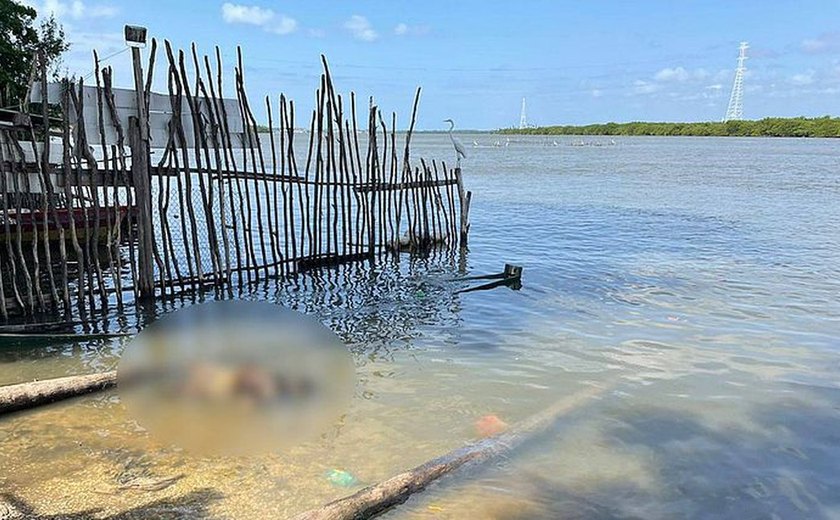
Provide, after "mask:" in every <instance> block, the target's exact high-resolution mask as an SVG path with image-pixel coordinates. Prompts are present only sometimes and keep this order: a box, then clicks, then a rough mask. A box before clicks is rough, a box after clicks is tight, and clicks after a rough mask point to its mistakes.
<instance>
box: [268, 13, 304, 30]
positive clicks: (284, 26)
mask: <svg viewBox="0 0 840 520" xmlns="http://www.w3.org/2000/svg"><path fill="white" fill-rule="evenodd" d="M297 28H298V23H297V20H295V19H294V18H290V17H288V16H286V15H280V17H279V19H278V20H277V21H276V23H275V24H274V25H273V26H272V27H271V28H270V29H269V30H270V31H271V32H273V33H275V34H291V33H293V32H295V31H296V30H297Z"/></svg>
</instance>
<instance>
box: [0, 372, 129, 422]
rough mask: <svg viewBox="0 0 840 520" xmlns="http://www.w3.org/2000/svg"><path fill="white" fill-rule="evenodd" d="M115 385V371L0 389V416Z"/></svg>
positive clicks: (0, 387)
mask: <svg viewBox="0 0 840 520" xmlns="http://www.w3.org/2000/svg"><path fill="white" fill-rule="evenodd" d="M116 383H117V372H116V371H111V372H101V373H98V374H88V375H82V376H68V377H59V378H57V379H47V380H44V381H32V382H30V383H19V384H16V385H8V386H0V415H3V414H7V413H10V412H16V411H19V410H26V409H29V408H35V407H37V406H41V405H45V404H49V403H54V402H56V401H61V400H63V399H67V398H70V397H76V396H80V395H84V394H89V393H93V392H97V391H100V390H106V389H108V388H111V387H113V386H114V385H116Z"/></svg>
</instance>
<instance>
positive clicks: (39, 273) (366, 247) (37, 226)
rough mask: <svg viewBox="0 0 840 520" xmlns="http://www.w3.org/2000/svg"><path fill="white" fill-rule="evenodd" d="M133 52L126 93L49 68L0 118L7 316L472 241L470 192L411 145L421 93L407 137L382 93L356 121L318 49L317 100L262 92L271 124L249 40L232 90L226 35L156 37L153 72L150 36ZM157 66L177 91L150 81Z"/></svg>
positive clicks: (104, 72)
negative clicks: (180, 42) (143, 52)
mask: <svg viewBox="0 0 840 520" xmlns="http://www.w3.org/2000/svg"><path fill="white" fill-rule="evenodd" d="M132 54H133V64H134V78H135V88H134V89H133V90H129V91H125V90H120V89H115V88H114V87H113V81H112V78H113V71H112V69H111V68H110V67H101V66H100V63H99V60H98V59H95V73H94V78H95V79H94V85H90V86H88V85H85V84H84V81H83V80H78V81H74V82H71V81H64V82H62V83H60V84H48V83H47V80H46V74H45V72H44V70H43V67H42V68H41V69H40V73H39V74H38V76H40V80H39V81H38V82H37V83H36V85H35V89H34V90H35V92H34V93H33V99H38V100H39V101H40V102H39V103H35V104H32V105H31V106H32V107H37V108H39V110H37V111H36V110H33V111H31V112H29V113H26V112H23V113H20V114H16V116H15V118H14V120H13V121H11V122H10V123H9V124H6V125H3V126H0V167H2V172H0V173H1V174H0V197H1V198H2V202H0V206H1V207H0V219H2V224H0V235H2V239H0V278H1V279H0V313H2V317H3V318H4V319H9V318H10V317H11V318H15V317H17V316H20V315H36V314H41V313H63V314H64V316H71V315H78V316H81V317H82V318H84V317H85V316H88V315H89V313H94V312H97V311H101V310H103V309H108V308H109V307H110V306H113V305H116V306H117V308H118V309H119V310H122V309H123V308H124V306H126V305H129V304H133V303H136V302H138V301H148V300H153V299H155V298H160V297H165V296H167V295H171V294H176V293H179V292H183V291H194V290H200V289H202V288H206V287H211V288H231V287H233V286H236V285H242V284H247V283H251V282H254V281H257V280H266V279H281V278H283V277H284V276H289V275H295V274H297V273H300V272H302V271H305V270H307V269H313V268H318V267H322V266H328V265H335V264H338V263H342V262H350V261H357V260H363V259H373V258H376V257H377V256H378V255H380V254H384V253H393V254H399V253H400V252H405V251H408V252H410V253H424V252H428V251H429V250H430V249H432V248H441V247H446V248H457V247H464V246H466V242H467V235H468V232H469V219H468V215H469V205H470V200H471V193H470V192H468V191H466V189H465V187H464V182H463V178H462V175H461V171H460V168H449V167H447V166H446V164H445V163H439V162H437V161H430V162H428V161H425V160H423V159H420V160H413V159H412V158H411V156H410V144H411V138H412V134H413V132H414V126H415V121H416V115H417V109H418V104H419V99H420V89H418V90H417V93H416V96H415V100H414V106H413V110H412V116H411V121H410V125H409V129H408V131H407V132H406V133H404V134H398V132H397V130H396V128H397V120H396V115H395V114H391V116H390V117H388V118H386V117H383V114H382V113H381V111H380V110H379V108H378V107H377V106H376V105H375V104H374V102H373V100H372V99H371V100H370V101H369V103H367V106H366V107H365V109H364V112H363V116H365V125H364V126H362V127H360V126H359V125H358V122H357V121H358V120H357V102H356V97H355V95H354V94H352V93H351V94H350V96H349V99H347V98H345V97H343V96H342V95H341V94H339V93H338V92H337V91H336V90H335V87H334V85H333V80H332V77H331V75H330V70H329V67H328V65H327V61H326V59H323V57H322V61H323V72H322V73H321V75H320V85H319V87H318V89H317V91H316V97H315V99H316V103H315V107H314V109H313V110H312V111H311V113H308V112H307V113H303V114H301V113H300V112H299V111H298V110H296V105H295V104H294V102H292V101H291V100H289V99H287V98H286V97H285V96H283V95H281V96H280V97H279V102H278V103H277V104H276V106H275V105H274V104H272V103H271V98H269V97H266V98H265V99H264V107H265V117H266V118H267V128H266V127H262V126H260V125H258V123H257V118H256V117H255V115H254V109H255V107H254V105H252V104H251V101H250V100H249V98H248V96H247V94H246V90H245V78H244V68H243V64H242V54H241V51H240V50H239V49H237V63H236V65H235V67H234V73H233V78H234V81H233V91H234V92H235V97H234V98H230V99H225V98H224V97H223V92H224V91H225V81H224V77H223V70H224V68H223V63H222V59H221V53H220V51H219V49H218V48H216V50H215V55H214V56H213V57H212V58H211V57H210V56H200V55H199V54H198V53H197V51H196V49H195V47H194V46H193V47H192V48H191V49H190V50H189V52H187V53H185V52H184V51H182V50H180V51H176V50H174V49H173V48H172V47H171V46H170V44H169V42H164V49H163V52H162V54H165V56H164V58H163V59H162V60H161V61H162V63H161V64H160V65H157V66H156V61H157V59H158V46H157V43H156V41H155V40H152V43H151V48H150V52H149V57H148V61H147V62H146V67H145V71H144V70H143V67H142V64H141V56H140V50H139V49H138V48H133V49H132ZM156 70H157V71H158V73H161V74H164V75H165V78H166V83H167V85H168V92H167V93H166V94H155V93H152V92H151V85H152V79H153V75H154V73H155V71H156ZM56 107H60V110H58V109H57V108H56ZM51 112H57V113H58V115H53V117H51ZM300 124H303V125H304V129H303V130H301V129H298V128H297V127H298V125H300ZM50 135H52V139H50V137H49V136H50ZM304 144H305V145H306V146H305V147H304V146H303V145H304Z"/></svg>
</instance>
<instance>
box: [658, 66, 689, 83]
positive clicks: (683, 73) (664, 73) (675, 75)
mask: <svg viewBox="0 0 840 520" xmlns="http://www.w3.org/2000/svg"><path fill="white" fill-rule="evenodd" d="M688 77H689V74H688V71H687V70H685V69H684V68H683V67H676V68H673V69H671V68H665V69H662V70H660V71H659V72H657V73H656V75H654V79H656V80H657V81H685V80H687V79H688Z"/></svg>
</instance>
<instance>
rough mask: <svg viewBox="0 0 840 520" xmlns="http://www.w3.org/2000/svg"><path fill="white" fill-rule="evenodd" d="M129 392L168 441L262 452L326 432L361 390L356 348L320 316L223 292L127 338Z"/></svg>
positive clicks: (134, 409) (204, 450)
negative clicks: (235, 298)
mask: <svg viewBox="0 0 840 520" xmlns="http://www.w3.org/2000/svg"><path fill="white" fill-rule="evenodd" d="M118 374H119V376H118V377H119V389H120V397H121V399H122V401H123V402H124V403H125V406H126V409H127V410H128V411H129V413H130V414H131V415H132V416H133V417H134V418H135V419H136V420H137V422H138V423H139V424H140V425H141V426H142V427H144V428H146V429H148V430H149V432H150V433H151V434H152V435H154V436H155V437H156V438H158V439H159V440H160V441H161V442H165V443H171V444H174V445H177V446H179V447H182V448H184V449H187V450H188V451H191V452H196V453H198V454H202V455H205V454H206V455H243V454H259V453H263V452H266V451H272V450H276V449H280V448H283V447H288V446H290V445H293V444H295V443H298V442H302V441H305V440H309V439H312V438H315V437H317V436H318V435H320V434H321V433H323V432H324V431H325V430H326V429H328V428H329V427H330V426H331V425H332V424H333V423H334V422H335V420H336V419H337V418H339V417H340V415H341V413H342V411H344V410H345V409H346V407H347V405H348V404H349V402H350V399H351V398H352V396H353V389H354V384H355V377H354V364H353V359H352V356H351V355H350V353H349V351H348V350H347V349H346V348H345V346H344V344H343V342H342V341H341V340H340V339H339V338H338V337H337V336H336V335H335V334H334V333H333V332H332V331H330V330H329V329H328V328H326V327H325V326H324V325H322V324H321V323H319V322H318V321H317V320H315V319H314V318H312V317H309V316H306V315H303V314H301V313H298V312H296V311H293V310H290V309H286V308H284V307H280V306H278V305H274V304H270V303H265V302H249V301H219V302H209V303H204V304H200V305H195V306H191V307H187V308H185V309H182V310H180V311H176V312H174V313H172V314H169V315H167V316H166V317H164V318H163V319H161V320H159V321H157V322H155V323H154V324H152V325H151V326H149V327H148V328H147V329H145V330H144V331H143V332H142V333H140V334H139V335H138V336H137V337H136V338H135V339H133V340H132V341H131V342H130V343H129V344H128V346H127V348H126V350H125V352H124V354H123V357H122V360H121V362H120V366H119V371H118Z"/></svg>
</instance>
